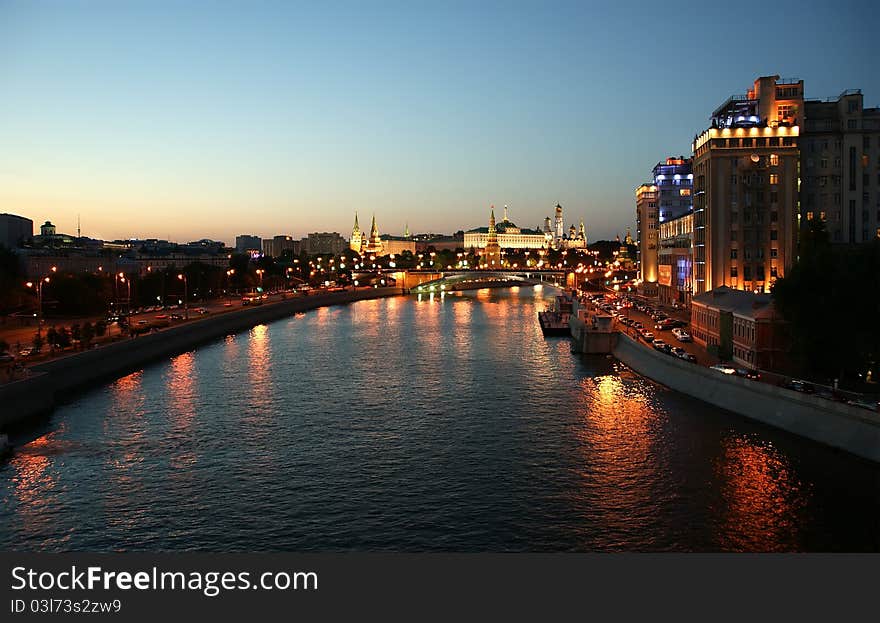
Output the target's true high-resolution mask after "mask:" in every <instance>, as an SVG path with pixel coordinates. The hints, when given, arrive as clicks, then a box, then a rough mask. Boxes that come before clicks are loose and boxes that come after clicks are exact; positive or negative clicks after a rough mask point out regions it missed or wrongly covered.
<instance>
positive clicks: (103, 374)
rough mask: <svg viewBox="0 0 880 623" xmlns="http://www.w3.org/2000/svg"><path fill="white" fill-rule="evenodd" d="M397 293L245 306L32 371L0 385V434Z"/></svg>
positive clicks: (354, 293) (344, 294)
mask: <svg viewBox="0 0 880 623" xmlns="http://www.w3.org/2000/svg"><path fill="white" fill-rule="evenodd" d="M401 293H402V291H401V289H400V288H372V289H362V290H356V291H345V292H328V293H324V294H313V295H311V296H296V297H293V298H289V299H285V300H281V301H277V302H272V303H266V304H264V305H260V306H256V307H243V308H241V309H236V310H234V311H229V312H225V313H221V314H217V315H216V316H207V317H205V318H202V319H199V320H196V321H192V322H186V323H182V324H179V325H176V326H172V327H169V328H168V329H164V330H162V331H159V332H156V333H149V334H147V335H143V336H139V337H136V338H130V339H125V340H122V341H119V342H113V343H111V344H107V345H105V346H101V347H100V348H95V349H92V350H88V351H83V352H79V353H73V354H70V355H67V356H65V357H58V358H56V359H52V360H51V361H47V362H45V363H42V364H39V365H36V366H33V367H32V368H31V369H30V375H29V376H28V377H27V378H25V379H22V380H19V381H13V382H10V383H6V384H4V385H0V430H3V429H5V428H7V427H8V426H9V425H11V424H16V423H20V422H22V421H25V420H27V419H29V418H32V417H34V416H38V415H40V414H44V413H46V412H48V411H50V410H51V409H52V408H53V407H54V405H55V403H56V401H57V400H58V399H60V398H63V397H64V396H65V395H66V394H69V393H71V392H74V391H77V390H80V389H83V388H85V387H88V386H90V385H94V384H95V383H99V382H103V381H107V380H109V379H112V378H116V377H119V376H121V375H123V374H125V373H127V372H130V371H131V370H135V369H138V368H140V367H142V366H144V365H145V364H147V363H149V362H151V361H155V360H157V359H161V358H162V357H170V356H173V355H177V354H179V353H181V352H185V351H187V350H189V349H191V348H194V347H196V346H198V345H199V344H204V343H206V342H210V341H212V340H215V339H217V338H220V337H223V336H224V335H229V334H231V333H237V332H239V331H243V330H245V329H248V328H250V327H253V326H255V325H258V324H263V323H266V322H271V321H273V320H278V319H280V318H284V317H286V316H290V315H291V314H294V313H296V312H302V311H307V310H309V309H315V308H317V307H324V306H327V305H342V304H346V303H351V302H354V301H359V300H365V299H374V298H381V297H387V296H396V295H400V294H401Z"/></svg>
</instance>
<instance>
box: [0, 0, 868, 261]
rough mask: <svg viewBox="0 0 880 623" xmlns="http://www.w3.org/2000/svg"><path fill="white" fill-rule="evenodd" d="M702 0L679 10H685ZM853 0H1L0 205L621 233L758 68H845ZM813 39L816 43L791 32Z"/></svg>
mask: <svg viewBox="0 0 880 623" xmlns="http://www.w3.org/2000/svg"><path fill="white" fill-rule="evenodd" d="M698 9H699V16H697V15H695V14H696V13H697V10H698ZM878 23H880V18H878V17H877V15H876V11H875V9H874V7H873V6H872V5H871V4H870V3H868V2H843V3H838V4H836V5H833V6H829V5H827V4H825V3H818V2H801V3H796V2H789V1H784V2H779V3H774V4H772V5H767V6H764V7H762V8H761V11H760V15H759V16H756V15H754V14H753V12H752V11H730V10H729V9H727V8H725V7H719V8H711V7H705V6H703V5H694V6H691V7H688V8H687V10H684V9H678V10H676V11H674V10H673V9H672V8H671V5H670V6H667V5H662V4H658V3H640V2H628V3H627V2H624V3H616V4H615V5H614V6H602V7H601V8H591V7H590V6H586V5H585V4H584V3H555V4H552V5H550V4H542V5H540V6H537V5H529V4H524V3H480V4H479V5H478V6H474V5H471V4H466V3H463V4H450V5H446V4H444V5H443V6H436V5H433V4H430V5H429V4H426V5H422V6H415V5H413V4H412V3H384V2H383V3H377V4H372V5H368V4H366V3H333V4H326V5H324V4H322V5H321V7H314V6H312V7H308V6H303V5H295V4H292V3H282V2H255V3H244V2H210V3H209V2H191V3H186V4H182V3H174V2H162V1H156V2H135V1H132V2H125V3H118V2H109V1H105V0H99V1H95V2H86V1H83V0H72V1H69V2H64V3H42V2H2V1H0V92H2V93H3V97H2V98H0V212H9V213H12V214H19V215H22V216H26V217H28V218H31V219H32V220H33V221H34V225H35V228H38V227H39V225H40V224H41V223H43V222H44V221H46V220H51V221H52V222H53V223H54V224H55V225H56V226H57V228H58V231H59V232H63V233H75V231H76V223H77V215H79V216H80V217H81V220H82V231H83V235H87V236H90V237H94V238H104V239H108V240H112V239H125V238H166V239H170V240H178V241H187V240H196V239H201V238H212V239H216V240H223V241H225V242H226V243H227V244H229V243H232V242H233V241H234V238H235V236H236V235H237V234H256V235H259V236H262V237H264V238H267V237H271V236H274V235H279V234H286V235H292V236H294V237H295V238H301V237H304V236H305V235H307V234H308V233H309V232H314V231H337V232H339V233H340V234H342V235H343V236H345V237H346V238H347V237H348V236H349V235H350V232H351V227H352V224H353V221H354V213H355V210H357V211H358V213H359V215H360V218H361V221H362V223H361V224H362V227H363V222H364V221H367V222H369V218H370V217H371V216H372V215H373V214H375V215H376V219H377V223H378V226H379V230H380V232H382V233H390V234H395V235H400V234H401V233H402V232H403V230H404V227H405V226H406V225H407V224H408V225H409V229H410V231H411V232H413V233H422V232H437V233H446V234H450V233H453V232H455V231H456V230H459V229H464V230H467V229H471V228H474V227H480V226H484V225H485V224H486V222H487V221H488V216H489V207H490V205H494V206H495V207H496V209H501V208H502V207H503V206H504V205H508V206H509V212H510V219H511V220H512V221H513V222H515V223H516V224H517V225H519V226H520V227H527V228H534V227H535V226H536V225H539V224H542V223H543V219H544V217H545V216H551V217H552V216H553V207H554V206H555V205H556V203H557V202H558V203H561V204H562V206H563V208H564V210H565V226H566V229H567V228H568V226H569V225H571V224H574V225H575V226H576V227H577V225H578V223H579V222H580V221H581V220H583V221H584V223H585V225H586V229H587V235H588V238H589V240H591V241H595V240H598V239H605V240H613V239H614V237H615V236H616V235H618V234H619V235H621V237H623V235H624V232H625V231H626V228H627V227H630V228H632V229H633V231H634V230H635V222H634V221H635V200H634V195H633V189H634V188H635V187H636V186H637V185H638V184H640V183H642V182H644V181H647V180H649V179H650V176H651V169H652V168H653V167H654V165H655V164H656V163H657V162H659V161H661V160H663V159H665V158H666V157H667V156H677V155H684V156H688V155H689V154H690V142H691V140H692V139H693V137H694V135H696V134H698V133H700V132H702V131H703V130H705V129H706V127H707V126H708V118H709V115H710V113H711V111H712V110H713V109H714V108H715V107H716V106H717V105H718V104H719V103H721V102H722V101H723V100H724V99H725V98H727V97H728V96H729V95H730V94H731V93H740V92H745V90H746V89H747V88H748V87H750V86H751V84H752V82H753V80H754V79H755V78H756V77H757V76H760V75H768V74H778V75H780V76H782V77H789V76H797V77H800V78H803V79H804V81H805V87H806V92H807V97H809V98H826V97H834V96H836V95H837V94H839V93H840V92H841V91H843V90H845V89H849V88H860V89H862V92H863V93H864V94H865V105H866V106H877V105H878V104H880V75H878V74H877V72H876V71H875V70H873V69H872V68H871V66H870V65H871V63H870V59H872V58H874V57H875V56H876V50H873V49H872V45H871V44H872V35H873V34H874V33H876V32H877V26H878ZM817 41H824V42H826V43H827V44H828V45H822V46H820V45H807V44H806V42H817Z"/></svg>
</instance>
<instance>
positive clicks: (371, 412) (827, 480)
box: [0, 287, 880, 551]
mask: <svg viewBox="0 0 880 623" xmlns="http://www.w3.org/2000/svg"><path fill="white" fill-rule="evenodd" d="M552 293H553V291H552V290H551V289H549V288H547V289H543V290H542V289H540V288H531V287H528V288H526V287H523V288H512V289H492V290H488V289H487V290H479V291H471V292H465V293H455V294H448V295H445V296H443V297H440V296H436V297H427V296H423V297H422V298H418V297H396V298H386V299H377V300H370V301H361V302H357V303H353V304H351V305H347V306H339V307H328V308H322V309H317V310H313V311H310V312H307V313H305V314H297V315H296V316H293V317H290V318H287V319H283V320H280V321H277V322H274V323H271V324H269V325H260V326H257V327H254V328H253V329H251V330H250V331H248V332H243V333H240V334H237V335H231V336H227V337H226V338H225V339H222V340H219V341H217V342H215V343H213V344H209V345H206V346H204V347H201V348H199V349H197V350H195V351H192V352H187V353H183V354H181V355H179V356H176V357H174V358H171V359H168V360H166V361H162V362H157V363H155V364H153V365H150V366H148V367H146V368H144V369H143V370H139V371H136V372H134V373H132V374H129V375H128V376H125V377H124V378H120V379H118V380H116V381H115V382H113V383H110V384H108V385H106V386H103V387H98V388H95V389H93V390H90V391H88V392H84V393H82V394H79V395H78V396H76V397H75V398H73V399H72V400H70V401H69V402H68V403H66V404H64V405H61V406H60V407H59V408H57V409H56V410H55V412H54V413H53V414H52V416H51V417H50V418H48V419H46V420H45V421H44V422H42V423H41V424H40V425H39V426H38V428H37V429H35V430H31V431H29V432H26V433H20V434H19V435H18V436H17V437H14V438H13V442H14V443H15V444H16V445H17V447H16V450H15V452H14V454H13V455H12V456H11V457H9V458H8V459H6V461H5V462H4V463H2V464H0V500H2V506H0V548H2V549H5V550H10V549H12V550H46V551H71V550H74V551H81V550H88V551H111V550H113V551H116V550H149V551H156V550H206V551H307V550H314V551H345V550H355V551H380V550H381V551H597V550H598V551H616V550H626V551H633V550H635V551H793V550H798V551H800V550H823V551H827V550H845V551H877V550H878V549H880V467H878V466H875V465H873V464H870V463H867V462H864V461H861V460H858V459H856V458H853V457H851V456H849V455H846V454H843V453H841V452H837V451H834V450H831V449H829V448H826V447H823V446H821V445H818V444H816V443H813V442H810V441H807V440H804V439H800V438H797V437H794V436H792V435H789V434H787V433H784V432H780V431H776V430H774V429H771V428H767V427H765V426H762V425H759V424H756V423H753V422H751V421H749V420H746V419H743V418H741V417H738V416H735V415H733V414H730V413H726V412H723V411H719V410H718V409H716V408H714V407H712V406H710V405H707V404H705V403H702V402H699V401H697V400H694V399H691V398H689V397H688V396H684V395H682V394H678V393H676V392H673V391H670V390H668V389H666V388H664V387H661V386H659V385H657V384H655V383H652V382H651V381H649V380H647V379H644V378H641V377H639V376H637V375H635V374H634V373H632V372H631V371H629V370H627V369H626V368H625V367H624V366H622V365H621V364H619V363H618V362H616V361H615V360H613V359H611V358H606V357H581V356H580V355H573V354H572V353H571V352H570V346H569V342H568V340H567V339H559V338H553V339H544V338H543V337H542V335H541V332H540V329H539V327H538V323H537V318H536V312H537V311H538V310H539V309H542V308H543V307H544V306H545V305H546V303H547V301H548V298H547V297H548V296H550V295H552Z"/></svg>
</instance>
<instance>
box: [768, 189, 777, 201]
mask: <svg viewBox="0 0 880 623" xmlns="http://www.w3.org/2000/svg"><path fill="white" fill-rule="evenodd" d="M778 202H779V193H778V192H776V191H775V190H773V191H770V203H778Z"/></svg>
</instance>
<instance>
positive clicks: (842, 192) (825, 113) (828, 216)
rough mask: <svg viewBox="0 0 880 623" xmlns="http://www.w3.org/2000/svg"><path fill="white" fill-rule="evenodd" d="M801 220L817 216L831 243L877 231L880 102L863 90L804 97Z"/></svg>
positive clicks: (859, 239)
mask: <svg viewBox="0 0 880 623" xmlns="http://www.w3.org/2000/svg"><path fill="white" fill-rule="evenodd" d="M804 117H805V119H804V121H805V128H804V133H803V136H802V137H801V177H802V180H801V217H802V218H801V226H804V225H805V224H806V221H808V220H811V219H813V218H821V219H822V220H824V221H825V223H826V226H827V229H828V237H829V239H830V240H831V242H832V243H849V244H854V243H861V242H869V241H871V240H874V239H876V238H878V237H880V108H865V107H864V98H863V96H862V92H861V90H858V89H852V90H848V91H844V92H843V93H841V94H840V96H838V97H837V98H836V99H832V100H827V101H818V100H806V101H805V102H804Z"/></svg>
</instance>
